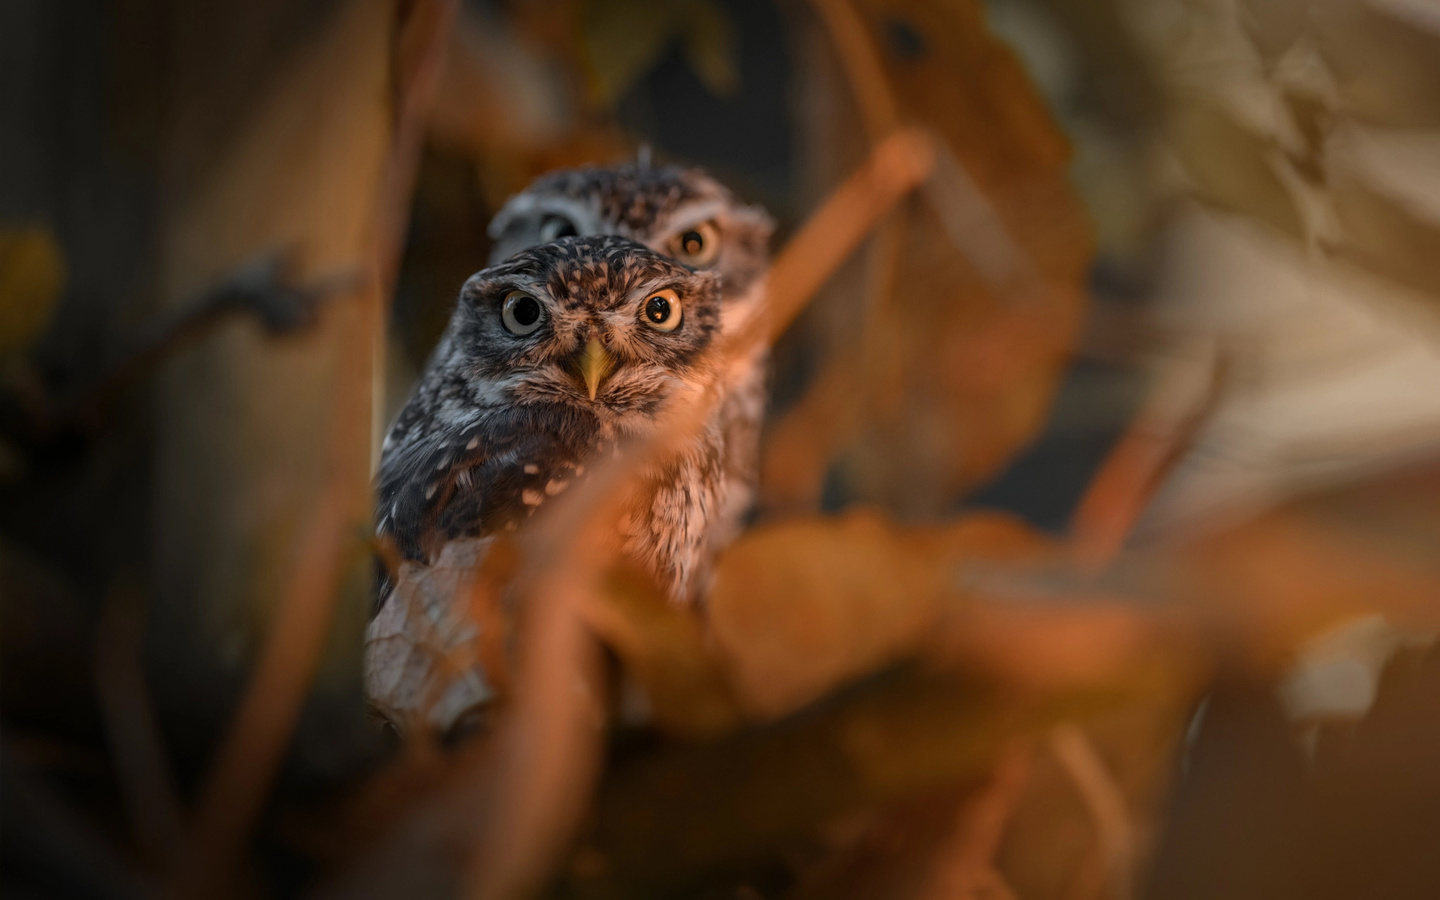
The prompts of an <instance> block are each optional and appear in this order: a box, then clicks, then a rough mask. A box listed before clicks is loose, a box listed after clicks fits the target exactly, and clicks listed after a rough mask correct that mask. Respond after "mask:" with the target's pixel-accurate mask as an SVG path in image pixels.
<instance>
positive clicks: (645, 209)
mask: <svg viewBox="0 0 1440 900" xmlns="http://www.w3.org/2000/svg"><path fill="white" fill-rule="evenodd" d="M527 193H529V194H532V195H537V196H545V195H548V196H560V197H564V198H566V199H569V200H571V201H574V202H575V203H577V204H581V205H584V206H588V207H589V208H591V209H593V210H594V211H595V213H596V215H597V216H598V217H599V218H600V220H601V221H603V222H606V223H608V224H609V225H611V226H612V227H619V228H621V229H622V230H625V231H627V232H629V233H631V234H637V235H643V234H646V233H648V232H649V231H650V230H651V229H653V228H654V227H655V226H656V225H657V224H658V223H660V222H663V221H665V220H667V219H669V218H670V217H671V216H672V215H673V214H674V213H675V212H676V210H678V209H680V208H682V207H685V206H689V205H692V204H695V203H700V202H705V201H710V202H723V201H725V200H727V198H728V196H729V195H728V192H727V191H726V190H725V188H724V187H723V186H722V185H721V184H720V183H719V182H717V181H715V180H714V179H713V178H711V177H710V176H709V175H707V174H705V173H704V172H703V171H701V170H699V169H691V168H684V167H681V166H663V167H660V168H654V169H652V168H644V169H642V168H640V167H638V166H635V165H622V166H609V167H604V168H598V167H596V168H589V167H587V168H581V169H564V170H561V171H558V172H552V173H550V174H549V175H546V176H545V177H543V178H541V179H540V180H538V181H537V182H535V184H533V185H532V186H531V187H530V189H529V190H528V191H527Z"/></svg>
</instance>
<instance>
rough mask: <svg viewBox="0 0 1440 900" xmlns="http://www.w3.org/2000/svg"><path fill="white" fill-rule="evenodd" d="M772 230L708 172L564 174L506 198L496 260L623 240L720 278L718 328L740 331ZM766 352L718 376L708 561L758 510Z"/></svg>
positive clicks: (761, 286) (757, 293) (758, 285)
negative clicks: (573, 238)
mask: <svg viewBox="0 0 1440 900" xmlns="http://www.w3.org/2000/svg"><path fill="white" fill-rule="evenodd" d="M773 230H774V223H773V222H772V221H771V219H770V217H769V216H768V215H767V214H766V213H765V212H764V211H763V210H762V209H760V208H759V207H756V206H747V205H745V204H743V203H740V202H739V201H738V200H736V198H735V196H734V195H733V194H731V193H730V191H729V190H727V189H726V188H725V187H724V186H723V185H722V184H720V183H719V182H718V181H716V180H715V179H714V178H711V177H710V176H709V175H707V174H706V173H705V172H704V171H702V170H700V169H696V168H687V167H682V166H661V167H651V166H650V165H648V164H647V163H646V162H644V161H641V162H638V163H635V164H630V165H619V166H609V167H585V168H579V169H562V170H559V171H555V172H551V173H549V174H547V175H544V176H542V177H540V178H539V179H537V180H536V181H535V182H534V183H533V184H531V185H530V186H529V187H528V188H527V189H526V190H525V191H523V192H522V193H520V194H517V195H516V196H514V197H512V198H510V200H509V201H508V202H506V204H505V206H504V207H503V208H502V209H501V210H500V212H499V213H497V214H496V216H495V218H494V220H493V221H492V222H491V223H490V229H489V231H490V236H491V237H492V238H493V239H494V241H495V243H494V246H493V248H492V250H491V260H492V261H497V260H500V259H504V258H506V257H508V256H510V255H511V254H513V253H515V252H516V251H518V250H521V249H524V248H526V247H531V246H534V245H536V244H541V243H544V242H547V241H551V240H555V239H556V238H563V237H566V236H568V235H595V234H618V235H622V236H624V237H628V238H632V239H633V240H636V241H639V242H640V243H642V244H645V245H646V246H648V247H649V248H650V249H652V250H654V251H656V252H658V253H663V254H665V255H666V256H669V257H670V258H672V259H675V260H678V261H679V262H681V263H683V264H685V265H686V266H690V267H692V268H695V269H703V270H706V271H710V272H714V273H715V274H717V275H718V276H719V277H720V323H721V329H722V331H723V332H725V333H733V332H734V331H736V330H738V329H739V328H741V327H742V326H743V325H744V324H745V322H746V321H747V319H748V318H749V317H751V316H753V315H755V314H757V313H758V312H760V311H761V310H762V309H763V305H764V301H765V274H766V272H767V270H768V268H769V263H770V259H769V251H768V245H769V240H770V234H771V232H772V231H773ZM767 361H768V356H767V351H766V350H765V348H757V349H756V350H755V351H754V352H752V353H751V354H750V355H748V356H746V357H745V358H743V359H740V360H736V361H735V362H734V364H733V365H732V366H731V368H730V369H729V370H728V371H727V372H725V373H722V375H721V378H722V381H723V382H724V397H723V401H722V404H721V406H720V408H719V409H718V410H717V412H716V425H717V427H718V428H720V429H721V430H722V431H723V432H724V433H725V435H726V439H725V460H724V470H723V478H724V479H725V482H726V489H725V491H724V497H725V502H726V504H727V505H726V508H725V509H724V510H723V511H721V513H720V515H719V516H718V519H717V521H716V523H715V525H714V527H713V528H712V529H711V530H710V537H711V539H712V541H713V542H714V543H713V545H712V547H711V550H712V552H714V551H716V550H718V549H719V548H720V547H721V546H723V545H724V544H725V543H728V542H729V540H730V539H731V538H732V537H734V535H735V534H736V533H737V532H738V531H739V529H740V526H741V524H742V522H743V520H744V517H745V515H746V513H747V512H748V511H749V509H750V507H751V506H752V505H753V503H754V497H755V485H756V482H757V480H758V475H759V471H758V469H759V452H760V425H761V420H762V419H763V417H764V414H765V397H766V389H765V380H766V374H767V368H768V366H767Z"/></svg>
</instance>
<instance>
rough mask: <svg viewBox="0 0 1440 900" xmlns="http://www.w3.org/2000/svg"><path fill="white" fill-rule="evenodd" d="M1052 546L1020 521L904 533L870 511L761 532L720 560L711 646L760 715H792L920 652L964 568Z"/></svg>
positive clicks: (979, 518)
mask: <svg viewBox="0 0 1440 900" xmlns="http://www.w3.org/2000/svg"><path fill="white" fill-rule="evenodd" d="M1048 549H1049V544H1048V542H1047V541H1046V540H1045V539H1044V538H1042V537H1040V536H1039V535H1038V534H1036V533H1035V532H1033V531H1031V530H1030V529H1029V528H1027V527H1026V526H1024V525H1022V524H1020V523H1019V522H1018V521H1017V520H1015V519H1012V518H1009V517H1007V516H1003V515H994V514H979V515H974V516H971V517H968V518H965V519H962V520H961V521H959V522H957V523H955V524H953V525H950V526H946V527H934V528H904V527H899V526H896V525H894V524H891V523H890V522H888V521H886V520H885V519H884V518H882V517H881V516H879V515H877V514H875V513H869V512H856V513H851V514H849V515H846V516H844V517H842V518H840V519H809V520H800V521H795V522H787V523H784V524H781V525H775V526H771V527H768V528H761V529H758V530H755V531H752V532H750V533H749V534H746V535H745V536H743V537H742V538H740V540H738V541H736V543H735V544H734V545H732V546H731V547H730V548H729V550H728V551H727V552H726V553H725V554H724V555H723V556H722V557H721V559H720V562H719V565H718V568H717V571H716V574H715V582H714V586H713V588H712V590H711V593H710V597H709V600H708V607H707V612H708V622H709V626H710V633H711V637H712V638H713V640H714V642H715V645H716V647H717V649H718V651H719V653H720V654H721V656H722V658H723V659H724V662H725V664H726V666H727V669H728V671H729V673H730V677H731V680H732V682H733V684H734V686H735V690H736V692H737V695H738V699H739V701H740V703H741V704H742V706H743V707H744V708H745V710H746V711H747V712H749V713H751V714H752V715H759V716H763V717H772V716H776V715H781V714H783V713H786V712H789V711H791V710H794V709H797V708H799V707H800V706H803V705H804V704H806V703H808V702H810V701H811V700H814V699H815V698H817V697H819V696H820V695H821V694H823V693H825V692H826V691H828V690H831V689H832V688H834V687H835V686H836V685H838V684H840V683H841V682H843V681H846V680H848V679H850V678H854V677H856V676H857V675H860V674H863V673H865V672H869V671H874V670H875V669H877V668H880V667H881V666H883V665H885V664H887V663H889V662H893V661H894V660H896V659H899V658H901V657H903V656H905V655H907V654H910V653H913V652H915V651H916V649H917V648H918V647H919V646H920V645H921V644H922V642H923V641H924V639H925V638H926V637H927V630H928V628H929V627H930V626H931V625H932V624H934V623H935V622H936V620H937V616H938V615H939V613H940V608H939V607H940V602H941V600H942V599H946V600H952V601H953V600H954V599H956V598H957V597H959V596H962V595H963V587H962V577H963V571H962V568H961V566H962V563H963V562H964V561H965V560H968V559H985V560H991V561H998V560H1009V559H1016V558H1018V557H1032V556H1036V555H1039V554H1041V553H1043V552H1045V551H1046V550H1048Z"/></svg>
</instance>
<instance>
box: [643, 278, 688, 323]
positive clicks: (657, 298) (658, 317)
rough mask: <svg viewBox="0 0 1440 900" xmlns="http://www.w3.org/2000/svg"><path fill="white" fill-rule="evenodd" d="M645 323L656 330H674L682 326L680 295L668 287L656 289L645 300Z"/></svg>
mask: <svg viewBox="0 0 1440 900" xmlns="http://www.w3.org/2000/svg"><path fill="white" fill-rule="evenodd" d="M642 315H643V316H644V317H645V324H647V325H649V326H650V327H651V328H654V329H655V330H656V331H674V330H675V329H677V328H679V327H680V297H679V295H677V294H676V293H675V292H674V291H672V290H670V289H669V288H666V289H665V290H663V291H656V292H655V293H653V294H651V295H650V299H648V300H646V301H645V308H644V310H643V312H642Z"/></svg>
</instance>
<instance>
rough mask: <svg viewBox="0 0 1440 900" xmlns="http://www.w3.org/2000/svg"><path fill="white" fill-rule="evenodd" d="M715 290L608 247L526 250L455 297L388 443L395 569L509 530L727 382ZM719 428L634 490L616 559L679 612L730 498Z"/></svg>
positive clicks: (656, 258) (383, 474) (626, 243)
mask: <svg viewBox="0 0 1440 900" xmlns="http://www.w3.org/2000/svg"><path fill="white" fill-rule="evenodd" d="M720 285H721V276H720V275H719V274H717V273H715V272H709V271H697V270H695V269H693V268H691V267H690V266H687V265H684V264H682V263H680V262H678V261H677V260H675V259H672V258H670V257H669V256H666V255H663V254H660V253H657V252H655V251H654V250H651V249H649V248H648V247H646V246H645V245H643V244H640V243H637V242H635V241H632V240H629V239H627V238H623V237H619V236H615V235H595V236H589V237H575V236H570V237H563V238H560V239H559V240H555V241H552V242H550V243H546V244H541V245H539V246H536V247H531V248H529V249H525V250H521V251H520V252H518V253H516V254H514V255H513V256H511V257H509V258H508V259H506V260H505V261H504V262H501V263H499V264H497V265H493V266H491V267H489V268H487V269H485V270H483V271H481V272H479V273H478V274H476V275H474V276H472V277H471V278H470V279H469V280H468V281H467V282H466V283H465V286H464V288H463V289H462V290H461V293H460V299H459V302H458V304H457V305H456V307H455V310H454V312H453V314H452V315H451V318H450V322H449V325H448V326H447V328H446V330H445V333H444V335H443V337H442V338H441V340H440V343H439V345H438V346H437V348H436V349H435V352H434V354H433V355H432V357H431V359H430V362H429V364H428V365H427V367H426V371H425V373H424V375H423V376H422V378H421V381H420V384H419V386H418V387H417V388H416V390H415V392H414V394H413V395H412V396H411V398H410V400H409V402H408V403H407V404H406V406H405V407H404V409H403V410H402V411H401V412H400V415H399V417H398V418H397V420H396V422H395V424H394V426H393V427H392V428H391V430H390V433H389V435H388V436H387V437H386V439H385V442H384V445H383V448H382V451H381V460H380V470H379V477H378V485H377V504H378V508H377V523H378V526H377V527H378V529H379V532H380V534H381V535H382V536H384V537H388V538H389V539H390V540H392V541H393V543H394V546H395V547H396V548H397V549H398V551H399V553H400V555H401V556H402V557H403V558H405V559H407V560H413V561H419V562H422V563H423V562H430V561H433V560H435V559H436V558H438V556H439V555H440V553H441V551H442V550H443V548H444V547H445V546H446V545H447V544H449V543H450V542H452V541H457V540H460V539H464V538H473V537H484V536H486V535H489V534H494V533H496V532H501V531H504V530H511V529H515V528H517V527H518V526H519V525H520V524H522V523H523V522H524V521H525V520H526V519H528V518H529V517H530V516H531V515H533V514H534V513H535V512H536V510H537V509H539V508H541V507H542V506H543V505H544V504H545V503H546V502H547V501H548V500H549V499H550V498H553V497H555V496H556V495H558V494H560V493H561V492H563V491H565V490H566V489H568V488H569V487H570V486H571V485H572V484H573V483H574V482H575V481H576V479H579V478H582V477H584V476H585V472H586V469H587V468H588V467H591V466H593V465H594V464H595V462H596V461H597V460H598V459H600V458H602V457H604V456H606V455H607V454H611V453H613V452H614V451H615V450H616V449H617V448H618V447H619V446H620V445H621V443H623V442H625V441H627V440H629V439H632V438H640V437H643V436H645V435H646V434H647V433H649V432H651V431H652V430H653V429H654V427H655V426H656V423H657V417H658V416H659V415H660V413H661V411H662V410H663V409H665V408H666V406H667V404H670V403H672V402H676V401H678V400H680V399H681V398H686V397H694V398H697V399H698V395H699V394H700V393H701V392H704V391H706V390H708V389H710V388H711V387H712V386H713V385H714V384H715V383H716V381H717V379H718V378H719V377H720V375H721V371H720V370H719V369H718V367H717V366H716V363H715V360H714V359H712V358H711V356H709V355H707V354H706V353H705V352H704V351H705V350H706V349H707V348H708V347H709V346H710V345H711V344H712V343H713V341H714V340H715V338H716V336H717V335H719V334H720V329H721V327H722V303H723V301H722V298H721V291H720ZM726 438H727V434H726V432H725V431H724V429H723V428H721V427H719V424H718V422H715V421H712V422H710V423H709V424H708V427H706V428H704V429H703V430H702V432H701V433H700V434H699V435H698V436H696V437H694V438H693V439H692V440H691V441H690V442H689V443H688V444H687V445H685V446H684V448H683V449H682V450H681V451H679V452H678V454H677V455H676V456H675V457H673V458H668V459H666V460H664V461H663V464H662V465H659V466H657V467H656V468H655V470H654V471H652V472H649V473H647V474H646V475H645V478H644V481H643V484H642V485H641V486H640V488H639V490H638V491H637V492H636V493H635V494H634V495H633V497H632V500H631V502H630V505H629V507H628V508H627V510H626V513H625V516H624V517H623V519H622V521H621V523H620V526H619V538H620V543H621V547H622V550H623V551H624V553H625V554H626V555H627V556H628V557H630V558H631V559H633V560H634V561H636V562H637V563H639V564H640V565H641V566H643V567H644V568H646V569H647V570H648V571H649V572H650V573H651V574H652V575H653V576H654V577H655V578H656V580H657V582H658V583H660V584H661V585H663V586H665V587H666V588H668V590H669V591H670V594H671V596H672V597H674V598H676V599H677V600H679V601H684V600H686V599H688V598H690V597H691V596H692V594H693V589H694V587H695V584H696V580H697V578H699V577H701V576H702V573H703V570H704V568H705V565H706V561H707V559H708V554H709V551H710V548H711V547H712V546H713V542H714V538H713V536H712V534H711V532H712V530H713V529H714V528H715V527H717V523H718V522H719V521H720V516H721V513H722V511H724V510H726V509H727V508H729V506H730V502H729V500H728V498H727V497H726V490H727V479H726V478H725V470H724V467H725V461H726V459H727V454H726V446H725V441H726Z"/></svg>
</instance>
